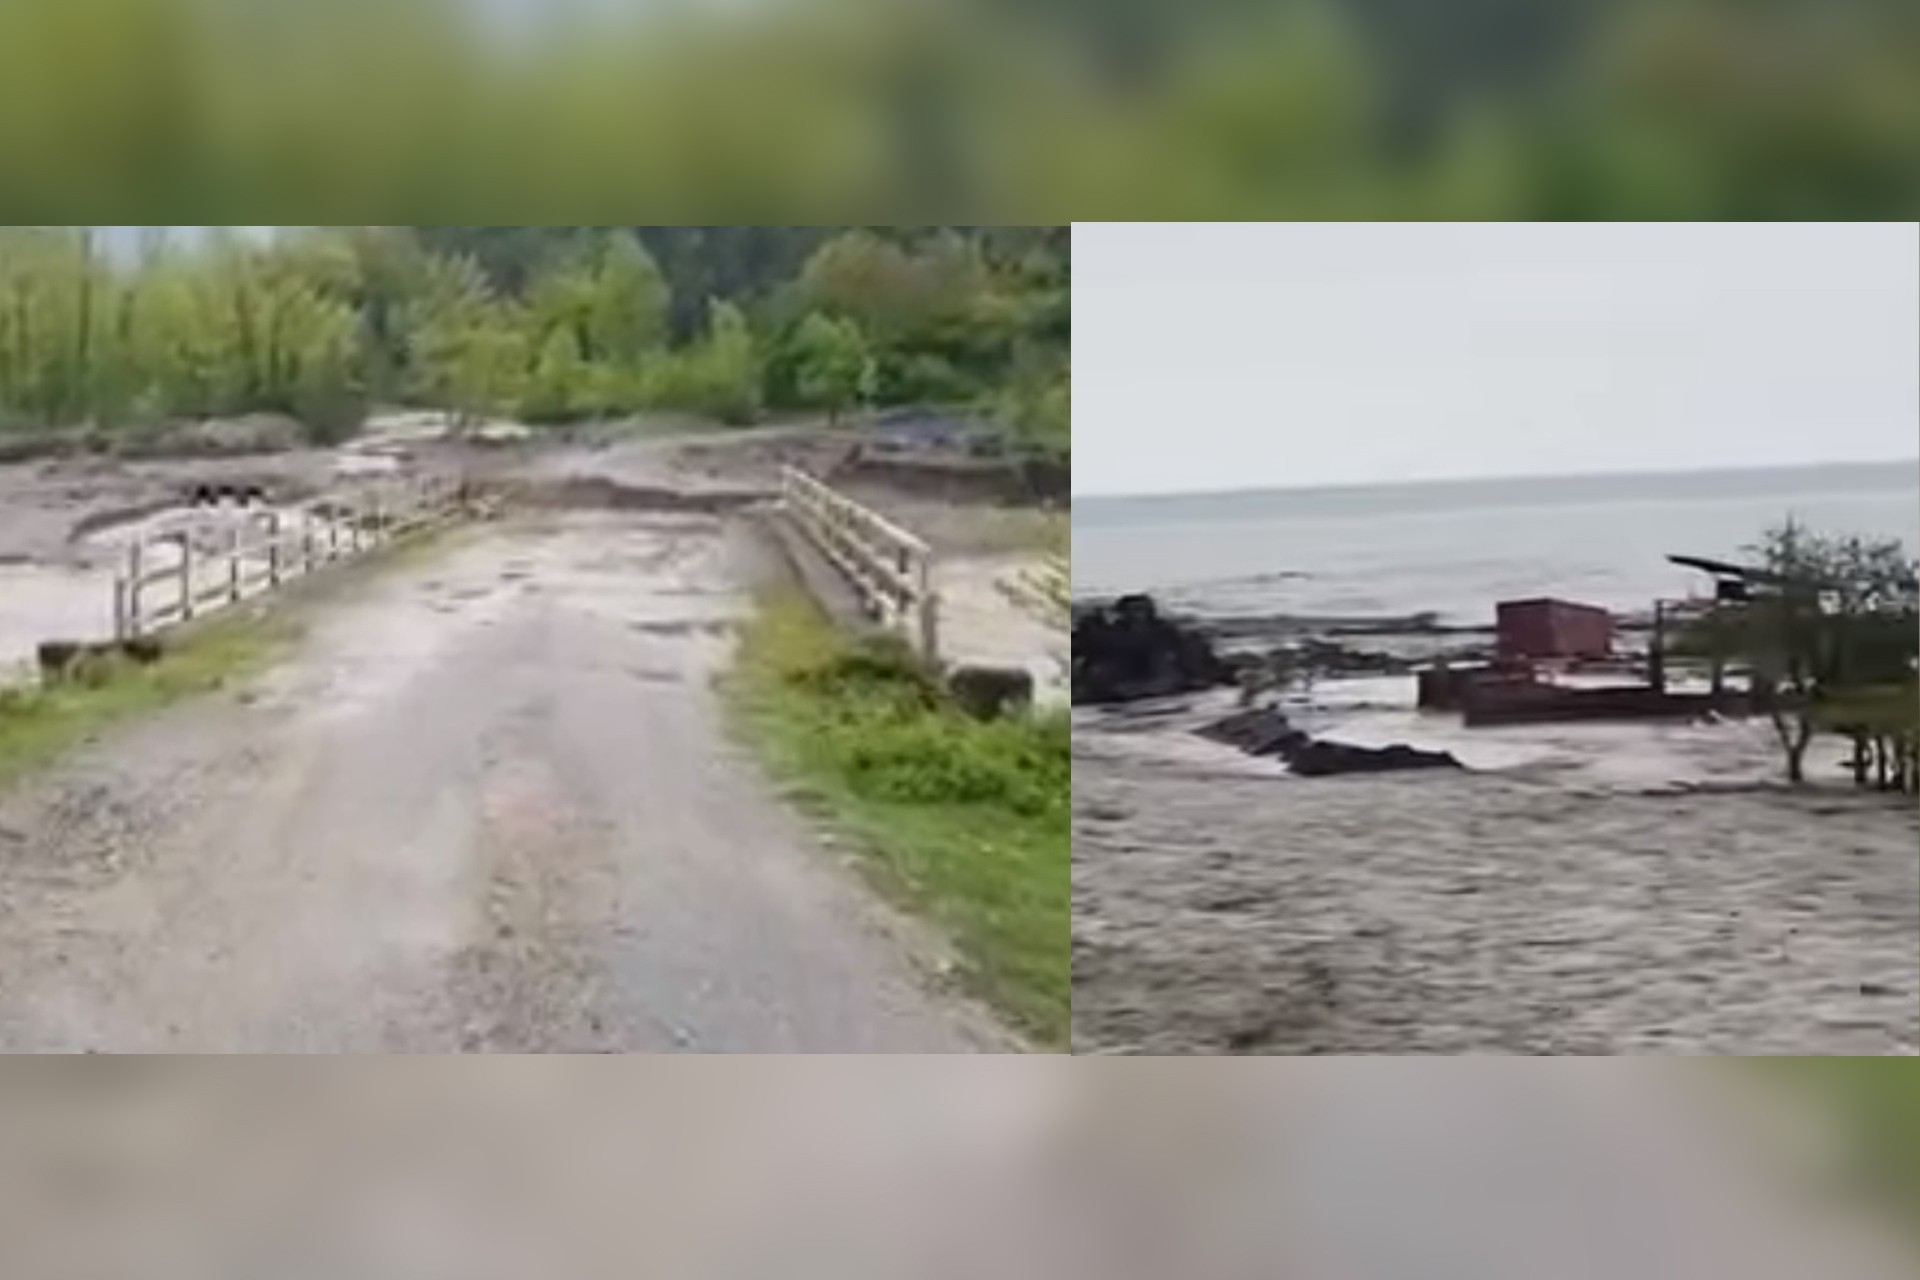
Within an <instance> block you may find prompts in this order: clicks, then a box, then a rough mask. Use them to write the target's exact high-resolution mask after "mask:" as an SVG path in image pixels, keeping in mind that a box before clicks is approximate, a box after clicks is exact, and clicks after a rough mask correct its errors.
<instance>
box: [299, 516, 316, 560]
mask: <svg viewBox="0 0 1920 1280" xmlns="http://www.w3.org/2000/svg"><path fill="white" fill-rule="evenodd" d="M300 572H301V573H303V574H306V573H312V572H313V509H312V508H311V507H302V508H300Z"/></svg>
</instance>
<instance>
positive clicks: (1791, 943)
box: [1073, 704, 1920, 1055]
mask: <svg viewBox="0 0 1920 1280" xmlns="http://www.w3.org/2000/svg"><path fill="white" fill-rule="evenodd" d="M1214 710H1218V708H1217V707H1213V708H1209V709H1206V710H1201V709H1196V708H1193V707H1190V706H1186V705H1184V704H1174V705H1173V706H1170V707H1163V708H1159V709H1158V710H1157V712H1156V711H1155V709H1141V710H1137V711H1136V712H1135V713H1133V714H1119V715H1116V714H1111V713H1092V712H1084V711H1083V712H1078V713H1076V720H1075V728H1074V805H1073V807H1074V847H1073V991H1074V1002H1073V1003H1074V1009H1073V1012H1074V1043H1075V1047H1076V1049H1077V1050H1080V1051H1094V1052H1149V1053H1219V1052H1233V1051H1244V1052H1259V1053H1280V1054H1329V1053H1385V1054H1393V1053H1438V1054H1453V1053H1501V1054H1508V1053H1510V1054H1621V1053H1713V1054H1825V1053H1835V1054H1850V1055H1870V1054H1911V1053H1914V1052H1916V1051H1920V815H1916V813H1915V812H1914V810H1913V806H1912V804H1911V802H1903V801H1901V800H1899V799H1897V798H1886V797H1878V796H1873V795H1862V794H1857V793H1854V792H1853V791H1852V790H1851V789H1849V788H1844V787H1839V786H1824V787H1816V788H1812V789H1810V790H1808V791H1807V792H1805V793H1800V794H1795V793H1791V792H1788V791H1786V790H1785V789H1779V788H1771V787H1765V786H1761V785H1758V784H1757V781H1756V780H1757V778H1759V777H1761V776H1764V774H1765V773H1766V772H1767V771H1768V770H1770V769H1771V768H1775V767H1777V765H1775V764H1774V762H1773V760H1772V758H1771V755H1770V752H1769V749H1768V747H1767V746H1766V743H1765V740H1764V733H1765V730H1764V729H1763V728H1762V727H1761V726H1758V725H1721V726H1669V727H1662V728H1648V727H1644V726H1621V725H1607V726H1556V727H1549V728H1544V729H1540V730H1527V731H1478V730H1476V731H1474V732H1473V733H1471V734H1469V733H1466V732H1465V731H1464V730H1460V729H1458V728H1457V726H1456V727H1452V728H1449V727H1447V726H1446V724H1445V722H1438V723H1436V722H1432V721H1429V722H1428V723H1429V725H1430V726H1432V727H1430V728H1429V729H1428V730H1427V731H1426V732H1424V733H1408V732H1406V730H1407V728H1408V727H1409V724H1410V722H1411V721H1412V720H1413V719H1414V717H1412V716H1411V714H1410V713H1404V712H1400V711H1397V710H1391V709H1375V710H1371V711H1367V710H1359V711H1355V710H1345V711H1343V710H1339V709H1333V710H1330V711H1328V712H1327V713H1326V715H1325V719H1324V720H1323V721H1322V722H1321V723H1319V724H1315V725H1314V727H1315V728H1316V730H1317V731H1322V732H1325V731H1327V727H1330V728H1331V729H1332V731H1333V732H1334V733H1336V734H1338V735H1339V736H1343V737H1347V738H1349V739H1352V740H1356V741H1359V740H1366V739H1367V738H1369V737H1377V738H1380V739H1394V738H1400V739H1402V740H1404V739H1406V738H1409V737H1410V738H1411V739H1412V740H1413V741H1414V742H1415V743H1416V744H1418V745H1422V746H1435V745H1439V746H1447V747H1450V748H1454V749H1457V750H1458V751H1459V752H1460V753H1461V755H1462V758H1463V759H1466V760H1467V761H1468V762H1469V763H1470V764H1474V765H1476V766H1478V769H1477V770H1476V771H1475V772H1470V773H1450V772H1449V773H1432V774H1420V775H1400V776H1398V777H1349V778H1329V779H1314V780H1309V779H1299V778H1293V777H1289V776H1284V775H1283V774H1282V773H1281V772H1280V770H1279V768H1278V766H1276V765H1274V764H1272V763H1270V762H1265V761H1256V760H1251V759H1248V758H1246V757H1243V756H1240V755H1239V754H1237V753H1235V752H1233V751H1231V750H1230V749H1228V748H1224V747H1218V746H1214V745H1213V744H1209V743H1205V742H1202V741H1200V740H1198V739H1195V738H1193V737H1192V736H1191V735H1190V734H1187V733H1185V732H1183V730H1184V729H1185V728H1186V727H1187V726H1189V725H1191V724H1193V723H1196V722H1198V721H1200V720H1204V719H1205V718H1206V717H1207V715H1209V714H1211V713H1212V711H1214ZM1323 725H1324V726H1327V727H1323ZM1369 728H1371V729H1372V730H1373V732H1371V733H1369V732H1368V730H1369ZM1827 754H1830V753H1827Z"/></svg>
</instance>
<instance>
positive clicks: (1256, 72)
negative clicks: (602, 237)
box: [0, 0, 1920, 223]
mask: <svg viewBox="0 0 1920 1280" xmlns="http://www.w3.org/2000/svg"><path fill="white" fill-rule="evenodd" d="M0 173H3V174H4V175H5V178H6V181H5V182H4V183H0V202H3V203H5V204H6V205H8V206H9V207H10V212H11V214H12V216H13V217H14V220H15V221H16V222H32V223H42V222H48V223H51V222H77V221H78V218H77V217H69V216H64V215H71V214H78V213H80V212H82V211H85V212H86V213H88V214H90V215H91V214H95V213H105V212H108V211H111V212H113V213H115V214H117V215H121V216H142V217H146V218H148V219H149V221H152V222H162V223H186V222H195V221H204V219H205V217H207V216H210V215H211V214H213V213H215V212H228V213H229V214H231V213H232V212H235V211H246V212H247V213H249V215H250V216H251V215H254V214H256V213H257V214H259V215H262V216H264V215H266V214H268V213H272V214H274V215H276V218H275V219H270V221H290V220H291V217H293V216H299V217H315V216H326V217H329V218H330V219H332V220H334V221H344V215H345V214H346V213H347V212H348V211H354V212H355V213H359V212H362V211H364V212H367V213H369V214H371V213H373V212H376V211H377V212H378V213H379V215H380V218H379V220H380V221H383V222H386V221H402V222H416V221H417V222H434V221H442V220H447V219H449V218H451V216H452V215H453V214H454V212H455V211H458V213H459V214H461V215H462V216H470V215H471V214H473V213H476V212H480V211H482V210H485V211H487V212H492V213H495V214H496V215H497V214H500V213H508V212H517V213H520V214H521V215H522V216H527V215H529V214H534V213H546V214H549V215H551V214H553V213H557V212H562V211H564V212H566V213H567V214H568V215H569V216H576V217H577V216H585V215H590V214H594V213H596V212H598V213H611V212H613V211H616V210H617V211H619V212H621V213H627V212H630V211H638V210H640V209H642V208H644V209H646V210H648V211H650V212H656V213H660V214H667V213H681V212H686V213H694V212H697V213H699V214H701V215H703V216H707V215H711V216H722V215H724V217H725V218H726V219H727V220H730V221H738V222H746V221H751V220H755V219H769V218H775V217H777V218H779V219H781V220H783V221H807V220H811V219H814V218H816V217H817V216H819V215H825V214H829V213H831V214H835V215H840V214H845V213H850V212H856V211H857V212H859V213H860V214H861V215H862V216H866V217H876V218H878V217H884V218H886V219H888V220H902V221H904V220H915V219H918V218H919V217H920V215H921V214H923V213H928V212H932V211H935V210H937V211H939V212H940V213H941V215H942V216H943V217H947V218H960V219H962V220H971V219H975V218H980V219H985V218H988V217H989V216H990V217H991V219H993V220H998V221H1032V222H1065V221H1070V220H1073V219H1093V218H1102V217H1107V218H1111V217H1128V218H1146V217H1165V218H1210V217H1243V216H1272V217H1285V218H1335V219H1353V218H1494V219H1505V218H1514V219H1534V218H1596V219H1621V218H1676V219H1693V218H1744V219H1761V218H1841V219H1850V218H1908V217H1912V216H1913V215H1914V213H1915V210H1916V208H1920V5H1915V4H1913V3H1911V2H1910V0H1450V2H1449V3H1445V4H1438V3H1433V2H1432V0H1186V2H1184V3H1175V2H1174V0H1041V2H1040V3H1026V4H1014V3H1011V2H1010V0H677V2H676V0H646V2H641V3H633V2H625V0H591V2H586V3H582V2H580V0H575V2H573V3H566V2H565V0H328V2H327V3H318V2H315V3H306V4H301V3H293V2H289V0H10V3H8V4H6V5H4V6H0ZM56 213H59V214H62V215H63V216H62V217H59V218H56V217H54V216H53V215H55V214H56ZM402 215H404V216H402Z"/></svg>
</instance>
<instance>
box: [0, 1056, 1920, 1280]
mask: <svg viewBox="0 0 1920 1280" xmlns="http://www.w3.org/2000/svg"><path fill="white" fill-rule="evenodd" d="M1840 1070H1841V1071H1842V1072H1844V1073H1846V1074H1847V1075H1848V1076H1849V1077H1850V1078H1849V1079H1848V1082H1847V1084H1848V1088H1849V1089H1850V1090H1852V1091H1853V1093H1854V1094H1855V1095H1858V1096H1864V1095H1865V1094H1866V1093H1870V1092H1871V1091H1872V1090H1873V1089H1874V1088H1875V1087H1876V1085H1875V1083H1874V1078H1875V1077H1876V1076H1877V1077H1878V1079H1879V1081H1881V1082H1885V1081H1886V1080H1889V1079H1891V1078H1892V1075H1893V1073H1896V1072H1897V1073H1900V1074H1902V1075H1904V1074H1905V1073H1906V1071H1907V1069H1906V1068H1904V1067H1901V1066H1900V1065H1899V1064H1898V1063H1893V1062H1874V1061H1869V1060H1860V1061H1857V1062H1852V1063H1847V1064H1842V1066H1841V1067H1840ZM1824 1072H1825V1068H1822V1067H1819V1066H1817V1064H1810V1063H1780V1064H1767V1065H1757V1064H1749V1065H1733V1064H1709V1063H1697V1064H1687V1063H1676V1062H1672V1061H1668V1062H1663V1063H1655V1062H1651V1061H1648V1060H1631V1059H1566V1060H1560V1061H1555V1062H1543V1063H1529V1062H1525V1061H1521V1060H1518V1059H1467V1058H1455V1059H1444V1060H1439V1059H1436V1060H1426V1061H1421V1060H1415V1059H1379V1058H1373V1059H1333V1058H1320V1059H1295V1060H1284V1059H1244V1058H1234V1059H1206V1060H1201V1059H1185V1060H1179V1059H1122V1058H1091V1059H1082V1060H1080V1061H1077V1062H1074V1061H1067V1060H1065V1059H1062V1058H1058V1057H1053V1058H1048V1057H1042V1056H1031V1057H997V1058H995V1057H988V1058H978V1059H961V1058H939V1057H922V1058H894V1059H882V1058H832V1057H814V1058H777V1059H776V1058H747V1057H739V1058H724V1059H721V1058H707V1059H696V1058H680V1059H674V1058H652V1059H617V1058H609V1057H587V1058H474V1059H465V1060H447V1059H428V1058H393V1059H386V1060H382V1061H379V1062H369V1061H365V1060H355V1061H349V1062H344V1063H339V1064H333V1065H323V1064H317V1063H314V1062H313V1061H312V1060H310V1059H270V1058H261V1059H249V1060H236V1059H228V1060H224V1061H216V1060H211V1059H164V1058H145V1059H142V1058H111V1059H110V1058H96V1059H92V1060H86V1059H81V1060H77V1061H74V1062H69V1063H62V1064H59V1065H57V1066H55V1065H51V1064H49V1065H45V1066H43V1065H41V1063H40V1061H39V1060H22V1059H14V1060H11V1061H9V1062H8V1063H6V1064H5V1069H4V1070H0V1132H4V1133H5V1134H6V1135H7V1140H6V1141H5V1143H4V1144H0V1274H5V1275H7V1276H9V1277H16V1276H17V1277H21V1278H22V1280H42V1278H43V1277H44V1278H49V1280H66V1278H71V1280H118V1278H120V1277H127V1278H129V1280H133V1278H138V1280H161V1278H171V1277H182V1278H183V1280H184V1278H185V1277H193V1280H225V1278H226V1277H233V1278H235V1280H239V1278H240V1277H246V1278H247V1280H282V1278H285V1280H296V1278H298V1280H306V1278H308V1277H313V1278H319V1277H338V1276H351V1277H353V1278H354V1280H387V1278H388V1277H392V1278H393V1280H403V1278H404V1280H443V1278H444V1280H536V1278H540V1277H567V1278H568V1280H592V1278H597V1277H601V1276H608V1277H611V1276H623V1277H632V1276H639V1275H660V1276H672V1277H675V1278H676V1280H708V1278H714V1280H759V1278H762V1277H775V1276H777V1277H780V1280H813V1278H814V1277H820V1278H822V1280H824V1278H825V1277H832V1278H833V1280H867V1278H869V1277H871V1278H872V1280H895V1278H897V1277H900V1276H909V1275H910V1276H927V1277H935V1278H940V1277H965V1276H993V1277H995V1278H996V1280H1023V1278H1025V1277H1034V1278H1035V1280H1039V1278H1041V1277H1045V1278H1046V1280H1078V1278H1080V1277H1086V1278H1087V1280H1094V1278H1096V1277H1097V1278H1098V1280H1132V1278H1133V1277H1141V1278H1142V1280H1145V1278H1146V1277H1155V1276H1181V1277H1183V1278H1189V1280H1215V1278H1218V1280H1227V1278H1229V1277H1231V1278H1234V1280H1238V1278H1240V1277H1246V1278H1248V1280H1252V1278H1253V1277H1263V1278H1266V1280H1271V1278H1272V1277H1284V1278H1286V1280H1436V1278H1439V1280H1452V1278H1454V1277H1458V1278H1459V1280H1542V1278H1543V1277H1552V1278H1553V1280H1603V1278H1604V1280H1717V1278H1719V1277H1738V1278H1739V1280H1775V1278H1778V1280H1788V1278H1789V1277H1792V1278H1804V1277H1808V1276H1819V1277H1822V1280H1869V1278H1872V1280H1880V1278H1882V1277H1899V1276H1910V1275H1912V1274H1914V1271H1915V1269H1916V1267H1915V1255H1914V1254H1913V1253H1912V1252H1910V1250H1909V1245H1908V1244H1907V1243H1904V1242H1902V1241H1901V1239H1900V1238H1899V1236H1898V1233H1897V1232H1896V1231H1894V1230H1893V1229H1892V1228H1891V1227H1890V1226H1889V1225H1888V1224H1889V1222H1890V1221H1891V1219H1892V1212H1893V1209H1892V1207H1893V1206H1897V1205H1899V1204H1902V1203H1905V1204H1907V1205H1910V1204H1911V1200H1912V1189H1913V1188H1912V1184H1911V1183H1907V1184H1905V1186H1904V1187H1903V1186H1902V1185H1901V1184H1900V1183H1899V1182H1898V1181H1897V1177H1898V1176H1899V1175H1898V1174H1897V1173H1896V1170H1897V1169H1898V1168H1899V1166H1898V1165H1897V1163H1895V1164H1886V1165H1880V1164H1876V1163H1874V1161H1873V1160H1871V1159H1864V1160H1863V1159H1861V1158H1860V1153H1861V1152H1865V1151H1870V1150H1873V1149H1872V1148H1862V1147H1857V1146H1853V1145H1851V1144H1850V1143H1848V1142H1847V1141H1846V1140H1845V1139H1846V1138H1847V1135H1848V1134H1850V1133H1857V1132H1858V1131H1857V1130H1852V1129H1850V1128H1849V1127H1848V1112H1847V1108H1846V1107H1845V1106H1835V1105H1833V1104H1834V1103H1835V1101H1836V1098H1835V1096H1834V1095H1831V1094H1828V1093H1826V1091H1825V1089H1824V1083H1825V1082H1824V1081H1823V1080H1821V1079H1819V1077H1820V1076H1822V1075H1823V1074H1824ZM1909 1092H1910V1091H1909ZM1885 1100H1886V1099H1885V1098H1884V1097H1883V1098H1882V1102H1884V1101H1885ZM1907 1114H1908V1116H1909V1117H1910V1116H1911V1111H1910V1110H1909V1111H1908V1113H1907ZM1890 1115H1891V1113H1887V1112H1884V1111H1883V1112H1882V1113H1881V1120H1880V1122H1879V1127H1880V1128H1881V1129H1883V1130H1888V1132H1887V1133H1886V1134H1885V1137H1886V1139H1888V1141H1886V1142H1885V1144H1884V1146H1883V1147H1882V1148H1879V1150H1881V1152H1882V1153H1883V1154H1886V1155H1889V1156H1894V1155H1895V1153H1896V1152H1898V1151H1899V1150H1900V1149H1902V1148H1904V1151H1905V1152H1906V1155H1905V1157H1904V1158H1905V1159H1906V1160H1907V1161H1908V1162H1909V1163H1908V1164H1907V1165H1906V1166H1905V1168H1906V1172H1907V1174H1908V1175H1910V1174H1911V1171H1912V1164H1911V1159H1912V1153H1913V1152H1914V1151H1915V1150H1916V1146H1917V1144H1915V1142H1914V1141H1913V1138H1914V1130H1913V1128H1912V1125H1911V1123H1910V1121H1909V1122H1908V1123H1907V1124H1906V1127H1905V1128H1904V1130H1899V1131H1898V1132H1894V1131H1893V1130H1895V1129H1896V1128H1897V1124H1896V1123H1890V1122H1889V1121H1890ZM1854 1118H1862V1117H1854ZM1895 1158H1896V1159H1897V1158H1898V1157H1897V1156H1895ZM1880 1197H1884V1202H1883V1203H1884V1205H1885V1206H1887V1208H1886V1210H1885V1214H1886V1216H1885V1217H1884V1218H1882V1217H1878V1216H1876V1210H1875V1209H1874V1208H1872V1206H1873V1205H1874V1204H1875V1202H1876V1199H1877V1198H1880ZM1903 1197H1904V1199H1903Z"/></svg>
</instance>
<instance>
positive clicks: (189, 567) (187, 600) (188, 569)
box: [176, 533, 193, 622]
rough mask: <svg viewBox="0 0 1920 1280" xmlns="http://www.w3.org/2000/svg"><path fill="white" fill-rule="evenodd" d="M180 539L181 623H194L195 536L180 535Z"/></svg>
mask: <svg viewBox="0 0 1920 1280" xmlns="http://www.w3.org/2000/svg"><path fill="white" fill-rule="evenodd" d="M176 536H177V537H178V538H179V539H180V621H182V622H191V621H193V536H192V535H191V534H186V533H182V534H178V535H176Z"/></svg>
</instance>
